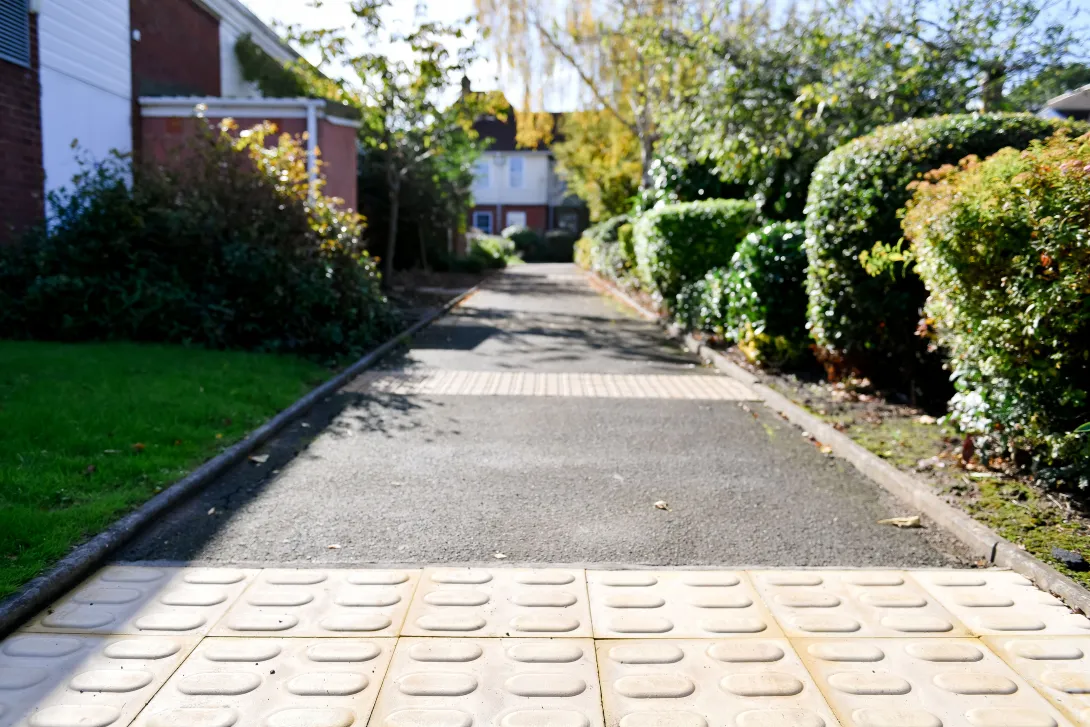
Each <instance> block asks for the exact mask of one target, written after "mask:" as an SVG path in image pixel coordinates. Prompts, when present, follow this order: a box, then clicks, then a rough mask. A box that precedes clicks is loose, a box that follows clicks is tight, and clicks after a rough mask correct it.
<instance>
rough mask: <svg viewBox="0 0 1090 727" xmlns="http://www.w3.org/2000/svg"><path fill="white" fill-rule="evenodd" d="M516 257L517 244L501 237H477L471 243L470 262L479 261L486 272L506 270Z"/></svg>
mask: <svg viewBox="0 0 1090 727" xmlns="http://www.w3.org/2000/svg"><path fill="white" fill-rule="evenodd" d="M514 256H515V243H514V242H513V241H512V240H509V239H507V238H506V237H502V236H500V235H477V236H475V237H473V238H472V239H471V240H470V241H469V254H468V255H467V257H468V258H469V259H470V260H474V261H477V262H479V263H480V264H481V266H482V267H483V268H484V269H486V270H491V269H498V268H505V267H507V261H508V260H509V259H510V258H512V257H514Z"/></svg>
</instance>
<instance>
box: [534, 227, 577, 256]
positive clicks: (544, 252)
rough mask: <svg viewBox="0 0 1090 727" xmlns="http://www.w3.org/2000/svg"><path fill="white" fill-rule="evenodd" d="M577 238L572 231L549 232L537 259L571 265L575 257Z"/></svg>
mask: <svg viewBox="0 0 1090 727" xmlns="http://www.w3.org/2000/svg"><path fill="white" fill-rule="evenodd" d="M575 238H576V234H575V233H574V232H571V231H570V230H549V231H548V232H546V233H545V239H544V240H542V248H541V252H540V253H539V254H538V256H537V258H535V259H536V260H540V261H541V262H547V263H570V262H571V261H572V259H573V257H574V250H575Z"/></svg>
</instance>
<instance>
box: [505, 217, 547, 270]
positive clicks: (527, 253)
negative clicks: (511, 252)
mask: <svg viewBox="0 0 1090 727" xmlns="http://www.w3.org/2000/svg"><path fill="white" fill-rule="evenodd" d="M500 234H501V235H503V236H504V237H506V238H507V239H508V240H510V241H511V242H513V243H515V250H516V251H518V253H519V254H521V255H522V259H523V260H527V261H532V262H537V256H538V255H539V254H540V250H541V244H542V239H541V235H539V234H538V233H537V231H536V230H532V229H530V228H529V227H526V226H525V225H511V226H510V227H505V228H504V230H503V232H501V233H500Z"/></svg>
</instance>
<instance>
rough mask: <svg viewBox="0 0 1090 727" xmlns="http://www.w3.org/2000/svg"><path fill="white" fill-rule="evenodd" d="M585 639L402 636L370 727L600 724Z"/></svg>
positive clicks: (595, 683) (590, 651)
mask: <svg viewBox="0 0 1090 727" xmlns="http://www.w3.org/2000/svg"><path fill="white" fill-rule="evenodd" d="M599 694H600V692H599V687H598V673H597V670H596V668H595V660H594V642H593V641H591V640H590V639H472V638H470V639H466V638H461V639H457V638H402V639H400V640H399V641H398V644H397V650H396V652H395V654H394V659H393V661H392V662H391V664H390V670H389V673H388V675H387V677H386V681H385V683H384V684H383V686H382V693H381V694H380V695H379V698H378V704H376V705H375V710H374V713H373V715H372V717H371V721H370V722H369V724H370V725H372V726H373V727H446V726H447V725H450V726H451V727H468V725H482V726H483V725H502V727H548V726H555V727H602V724H603V722H602V708H601V698H600V696H599Z"/></svg>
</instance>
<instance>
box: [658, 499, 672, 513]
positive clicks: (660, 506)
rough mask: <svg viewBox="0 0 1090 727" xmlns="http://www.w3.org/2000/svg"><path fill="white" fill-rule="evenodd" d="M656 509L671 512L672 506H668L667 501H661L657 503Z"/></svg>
mask: <svg viewBox="0 0 1090 727" xmlns="http://www.w3.org/2000/svg"><path fill="white" fill-rule="evenodd" d="M655 507H656V508H658V509H659V510H666V511H667V512H669V510H670V506H669V505H667V504H666V501H665V500H659V501H658V502H656V503H655Z"/></svg>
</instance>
